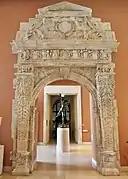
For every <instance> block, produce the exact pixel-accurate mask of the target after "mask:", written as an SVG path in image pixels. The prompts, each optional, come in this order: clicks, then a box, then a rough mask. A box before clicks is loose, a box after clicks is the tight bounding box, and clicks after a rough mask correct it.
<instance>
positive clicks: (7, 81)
mask: <svg viewBox="0 0 128 179" xmlns="http://www.w3.org/2000/svg"><path fill="white" fill-rule="evenodd" d="M56 2H60V1H57V0H42V1H41V0H17V1H16V0H10V1H9V0H1V1H0V94H1V95H0V116H2V117H3V121H2V126H1V127H0V143H1V144H4V145H5V158H4V165H5V166H8V165H10V164H11V163H10V151H11V150H12V140H11V119H12V113H11V109H12V107H11V104H12V98H13V95H14V93H13V77H14V76H13V65H14V63H15V62H16V56H15V55H12V54H11V46H10V42H11V41H12V40H13V39H14V38H15V35H16V31H18V29H19V24H20V22H27V21H28V19H29V18H30V17H34V15H35V14H36V13H37V9H38V8H41V7H43V6H46V5H49V4H53V3H56ZM71 2H74V3H78V4H81V5H84V6H87V7H90V8H92V9H93V16H94V17H100V18H102V20H103V21H108V22H111V24H112V29H113V31H115V32H116V36H117V39H118V41H119V42H120V45H119V48H118V52H117V53H116V54H114V61H115V63H116V69H115V72H116V76H115V79H116V90H115V92H116V98H117V105H118V110H119V139H120V153H121V164H122V165H126V159H125V157H124V149H125V145H126V141H128V129H127V128H128V112H127V111H128V110H127V108H128V82H127V80H126V79H128V70H127V69H128V50H127V47H128V44H127V43H128V35H127V34H128V20H127V19H128V1H126V0H124V1H121V0H116V1H115V0H98V1H96V0H74V1H73V0H72V1H71Z"/></svg>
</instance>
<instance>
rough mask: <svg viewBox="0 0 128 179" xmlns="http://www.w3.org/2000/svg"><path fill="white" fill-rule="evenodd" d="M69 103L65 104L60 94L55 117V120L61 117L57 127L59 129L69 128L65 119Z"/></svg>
mask: <svg viewBox="0 0 128 179" xmlns="http://www.w3.org/2000/svg"><path fill="white" fill-rule="evenodd" d="M69 103H70V101H68V102H65V100H64V95H63V94H60V110H59V112H58V114H57V116H56V119H57V118H58V117H61V121H60V123H59V125H58V127H61V128H65V127H66V128H67V127H69V121H67V119H66V110H67V108H68V104H69Z"/></svg>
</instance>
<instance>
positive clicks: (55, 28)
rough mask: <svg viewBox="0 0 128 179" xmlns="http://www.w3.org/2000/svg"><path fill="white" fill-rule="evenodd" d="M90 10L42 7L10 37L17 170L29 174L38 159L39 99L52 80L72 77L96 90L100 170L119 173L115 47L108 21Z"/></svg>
mask: <svg viewBox="0 0 128 179" xmlns="http://www.w3.org/2000/svg"><path fill="white" fill-rule="evenodd" d="M91 13H92V10H91V9H90V8H86V7H83V6H79V5H76V4H72V3H68V2H61V3H58V4H54V5H51V6H48V7H44V8H42V9H39V10H38V14H37V15H36V16H35V18H30V19H29V22H27V23H20V29H19V31H18V32H17V34H16V39H15V41H13V42H12V50H13V53H15V54H18V59H17V64H16V65H15V69H16V73H15V79H14V89H15V99H14V100H13V105H12V110H13V119H12V122H13V123H15V124H14V125H13V131H12V137H13V151H12V161H13V171H12V173H13V174H15V175H28V174H29V173H30V172H32V171H33V168H34V164H35V158H36V156H35V144H34V134H33V133H34V121H35V100H36V97H37V95H38V94H39V91H40V90H41V88H42V87H43V86H45V85H47V84H48V83H50V82H52V81H55V80H58V79H59V80H60V79H69V80H74V81H77V82H79V83H80V84H82V85H85V86H86V87H87V89H88V90H89V91H90V93H91V94H92V99H93V113H94V120H96V126H97V127H96V131H97V132H96V136H95V138H96V154H97V159H96V160H97V170H98V171H99V172H100V173H102V174H103V175H119V150H118V148H119V147H118V128H117V126H118V125H117V122H118V121H117V112H116V111H117V109H116V105H115V104H116V101H115V95H114V88H115V84H114V64H113V62H112V58H111V55H112V52H115V51H116V50H117V46H118V43H117V40H116V38H115V33H114V32H113V31H112V30H111V25H110V23H108V22H107V23H106V22H104V23H103V22H101V19H100V18H93V17H92V15H91Z"/></svg>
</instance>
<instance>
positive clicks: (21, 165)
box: [12, 65, 34, 175]
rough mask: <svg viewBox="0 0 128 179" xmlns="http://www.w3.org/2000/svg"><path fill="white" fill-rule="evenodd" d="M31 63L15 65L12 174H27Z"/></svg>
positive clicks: (31, 81) (31, 87)
mask: <svg viewBox="0 0 128 179" xmlns="http://www.w3.org/2000/svg"><path fill="white" fill-rule="evenodd" d="M32 70H33V68H32V66H31V65H24V66H18V67H17V73H16V89H15V114H16V116H15V117H16V149H15V151H14V150H13V158H12V159H13V161H15V162H13V163H15V166H14V169H13V171H12V174H13V175H28V174H29V172H30V171H29V155H30V152H29V150H28V144H29V142H28V137H29V122H30V120H31V118H30V105H31V100H32V99H31V96H32V90H33V87H34V80H33V73H32Z"/></svg>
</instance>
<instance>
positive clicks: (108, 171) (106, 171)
mask: <svg viewBox="0 0 128 179" xmlns="http://www.w3.org/2000/svg"><path fill="white" fill-rule="evenodd" d="M100 173H101V174H102V175H104V176H119V175H120V172H119V170H118V169H117V168H102V169H101V171H100Z"/></svg>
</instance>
